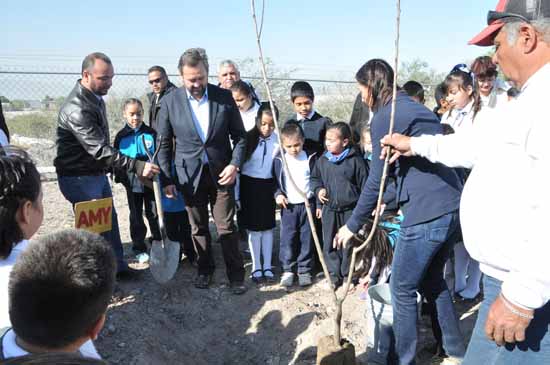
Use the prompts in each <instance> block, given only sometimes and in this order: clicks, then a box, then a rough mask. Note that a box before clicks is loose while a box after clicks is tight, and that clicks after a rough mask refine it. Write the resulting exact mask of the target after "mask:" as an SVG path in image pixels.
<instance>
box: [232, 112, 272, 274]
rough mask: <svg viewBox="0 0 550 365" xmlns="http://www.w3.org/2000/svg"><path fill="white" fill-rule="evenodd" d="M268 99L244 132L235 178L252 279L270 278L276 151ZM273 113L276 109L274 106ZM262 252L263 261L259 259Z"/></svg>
mask: <svg viewBox="0 0 550 365" xmlns="http://www.w3.org/2000/svg"><path fill="white" fill-rule="evenodd" d="M273 113H274V112H273V110H271V107H270V105H269V103H262V104H261V105H260V107H259V109H258V113H257V115H256V127H255V128H254V129H252V130H251V131H249V132H248V133H247V134H246V149H245V162H244V164H243V166H242V168H241V174H240V176H239V180H238V189H237V193H236V195H237V201H239V202H240V205H241V211H242V225H243V226H244V228H245V229H247V230H248V245H249V248H250V253H251V256H252V273H251V275H250V278H251V279H252V281H254V282H256V283H259V282H260V281H261V280H262V279H265V280H266V281H267V282H273V280H274V275H273V271H272V270H271V257H272V256H271V255H272V252H273V229H274V228H275V199H274V197H273V191H274V188H275V182H274V180H273V175H272V167H273V158H274V156H275V154H276V153H277V152H278V151H279V142H278V139H277V135H276V134H274V133H273V131H274V129H275V122H274V120H273V119H274V118H273V117H274V114H273ZM275 115H276V116H278V115H279V111H278V110H277V108H275ZM261 256H263V265H262V262H261V258H260V257H261Z"/></svg>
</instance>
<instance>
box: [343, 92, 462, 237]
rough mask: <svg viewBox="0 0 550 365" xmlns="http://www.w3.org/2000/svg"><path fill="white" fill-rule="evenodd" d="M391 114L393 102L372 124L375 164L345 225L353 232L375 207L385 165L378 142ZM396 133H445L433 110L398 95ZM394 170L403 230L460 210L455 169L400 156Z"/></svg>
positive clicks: (380, 112)
mask: <svg viewBox="0 0 550 365" xmlns="http://www.w3.org/2000/svg"><path fill="white" fill-rule="evenodd" d="M390 114H391V102H388V103H387V104H386V105H384V106H381V107H380V109H379V110H377V111H376V112H375V114H374V117H373V119H372V122H371V138H372V161H371V165H370V171H369V177H368V179H367V182H366V184H365V187H364V188H363V191H362V192H361V196H360V197H359V201H358V202H357V206H356V207H355V209H354V211H353V214H352V216H351V217H350V219H349V220H348V222H347V223H346V225H347V226H348V228H349V229H350V230H351V231H352V232H357V231H358V230H359V228H361V225H363V224H364V223H365V222H366V220H367V219H368V218H369V217H370V216H371V213H372V211H373V210H374V208H375V207H376V201H377V198H378V189H379V186H380V181H381V180H382V169H383V165H384V161H383V160H380V158H379V156H380V153H381V150H382V148H381V146H380V143H379V141H380V139H382V137H384V136H385V135H386V134H387V133H388V127H389V124H390ZM394 132H395V133H400V134H404V135H406V136H411V137H416V136H420V135H423V134H431V135H434V134H443V128H442V126H441V124H440V123H439V120H438V119H437V117H436V116H435V115H434V113H433V112H432V111H431V110H429V109H428V108H426V107H425V106H424V105H422V104H419V103H417V102H415V101H413V100H412V99H411V98H410V97H408V96H407V94H405V93H404V92H398V93H397V98H396V105H395V123H394ZM394 169H395V170H394V173H395V175H396V181H397V184H396V190H397V191H396V194H397V202H398V204H399V207H400V208H401V209H402V211H403V214H404V219H403V222H402V223H401V226H402V227H408V226H412V225H416V224H419V223H424V222H428V221H430V220H432V219H435V218H438V217H440V216H442V215H444V214H447V213H450V212H452V211H455V210H457V209H458V207H459V204H460V194H461V193H462V187H463V186H462V180H461V179H460V177H459V176H458V175H457V173H456V171H455V169H452V168H450V167H447V166H444V165H442V164H439V163H431V162H430V161H428V160H427V159H425V158H422V157H419V156H415V157H400V158H399V159H398V161H397V162H396V165H395V167H394Z"/></svg>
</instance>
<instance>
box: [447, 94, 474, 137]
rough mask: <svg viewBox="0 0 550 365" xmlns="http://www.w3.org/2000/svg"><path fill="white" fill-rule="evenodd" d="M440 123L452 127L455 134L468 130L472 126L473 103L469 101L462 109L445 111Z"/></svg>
mask: <svg viewBox="0 0 550 365" xmlns="http://www.w3.org/2000/svg"><path fill="white" fill-rule="evenodd" d="M441 123H444V124H448V125H450V126H451V127H453V129H454V131H455V133H457V132H459V131H463V130H464V129H466V128H470V127H471V126H472V125H473V124H474V101H473V100H471V101H470V102H469V103H468V104H466V106H465V107H464V108H462V109H451V110H447V111H446V112H445V114H443V116H442V117H441Z"/></svg>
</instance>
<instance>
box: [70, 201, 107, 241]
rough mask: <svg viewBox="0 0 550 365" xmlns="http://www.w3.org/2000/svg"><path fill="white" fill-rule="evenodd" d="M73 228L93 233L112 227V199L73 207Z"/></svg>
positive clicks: (78, 204) (83, 203)
mask: <svg viewBox="0 0 550 365" xmlns="http://www.w3.org/2000/svg"><path fill="white" fill-rule="evenodd" d="M74 218H75V227H76V228H80V229H85V230H87V231H90V232H94V233H103V232H108V231H110V230H111V229H112V227H113V198H105V199H97V200H90V201H86V202H80V203H76V204H75V206H74Z"/></svg>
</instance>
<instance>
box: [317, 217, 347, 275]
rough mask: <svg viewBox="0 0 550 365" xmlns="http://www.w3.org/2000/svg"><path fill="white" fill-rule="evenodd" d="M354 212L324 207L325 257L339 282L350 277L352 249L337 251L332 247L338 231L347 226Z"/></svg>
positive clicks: (331, 272) (331, 273) (329, 268)
mask: <svg viewBox="0 0 550 365" xmlns="http://www.w3.org/2000/svg"><path fill="white" fill-rule="evenodd" d="M352 212H353V210H346V211H342V212H338V211H335V210H330V209H328V208H326V207H324V208H323V216H322V218H321V220H322V222H323V240H324V242H325V245H324V246H323V255H324V256H325V261H326V263H327V266H328V271H329V273H330V275H331V276H333V277H334V278H336V279H338V280H339V281H342V280H343V278H344V277H347V276H348V272H349V265H350V260H351V248H352V247H351V245H346V247H345V248H340V249H336V248H334V247H332V240H333V239H334V236H336V233H337V232H338V229H340V227H342V226H343V225H344V224H346V222H347V220H348V219H349V217H351V213H352Z"/></svg>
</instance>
